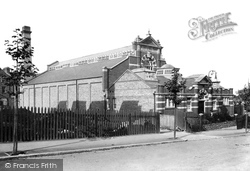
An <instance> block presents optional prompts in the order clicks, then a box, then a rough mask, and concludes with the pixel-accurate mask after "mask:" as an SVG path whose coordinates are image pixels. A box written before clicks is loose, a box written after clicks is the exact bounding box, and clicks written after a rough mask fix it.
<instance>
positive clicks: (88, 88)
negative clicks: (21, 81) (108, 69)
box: [20, 78, 103, 110]
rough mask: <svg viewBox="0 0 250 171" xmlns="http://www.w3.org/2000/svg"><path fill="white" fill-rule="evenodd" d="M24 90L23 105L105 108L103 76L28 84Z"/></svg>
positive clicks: (21, 96)
mask: <svg viewBox="0 0 250 171" xmlns="http://www.w3.org/2000/svg"><path fill="white" fill-rule="evenodd" d="M34 89H35V91H34ZM22 90H23V94H21V95H20V106H22V107H43V108H44V107H46V108H48V107H50V108H57V107H59V108H68V109H74V108H76V107H77V106H78V107H79V108H80V109H84V110H88V109H89V107H90V106H91V105H93V106H94V107H95V108H100V109H101V108H103V104H102V103H103V92H102V79H101V78H92V79H83V80H72V81H65V82H56V83H47V84H37V85H27V86H23V88H22ZM77 104H78V105H77Z"/></svg>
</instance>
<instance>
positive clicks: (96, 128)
mask: <svg viewBox="0 0 250 171" xmlns="http://www.w3.org/2000/svg"><path fill="white" fill-rule="evenodd" d="M95 135H96V136H98V113H97V112H95Z"/></svg>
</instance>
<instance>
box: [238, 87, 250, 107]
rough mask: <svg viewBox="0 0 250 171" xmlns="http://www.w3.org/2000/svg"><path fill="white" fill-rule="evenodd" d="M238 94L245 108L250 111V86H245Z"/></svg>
mask: <svg viewBox="0 0 250 171" xmlns="http://www.w3.org/2000/svg"><path fill="white" fill-rule="evenodd" d="M238 95H239V97H240V99H241V101H242V102H243V103H244V108H245V110H247V111H250V87H245V88H244V89H243V90H239V91H238Z"/></svg>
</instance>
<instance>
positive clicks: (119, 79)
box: [20, 34, 233, 127]
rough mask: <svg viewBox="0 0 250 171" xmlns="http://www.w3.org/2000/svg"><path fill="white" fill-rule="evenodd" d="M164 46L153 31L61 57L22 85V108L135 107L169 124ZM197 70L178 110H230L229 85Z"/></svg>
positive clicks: (168, 73) (195, 112) (168, 72)
mask: <svg viewBox="0 0 250 171" xmlns="http://www.w3.org/2000/svg"><path fill="white" fill-rule="evenodd" d="M162 48H163V47H162V46H161V44H160V42H159V41H158V40H157V41H156V40H155V39H154V38H153V37H152V36H151V34H148V35H147V37H146V38H144V39H142V38H140V37H139V36H138V37H137V38H136V39H135V40H134V41H133V42H132V45H130V46H126V47H122V48H118V49H114V50H110V51H106V52H103V53H98V54H94V55H88V56H84V57H81V58H76V59H72V60H68V61H63V62H58V61H56V62H54V63H52V64H50V65H48V66H47V70H46V71H45V72H44V73H42V74H40V75H39V76H37V77H36V78H33V79H31V80H30V81H29V83H28V84H27V85H26V86H24V87H23V91H24V93H23V94H22V95H21V96H20V104H21V106H25V107H28V106H29V107H46V108H67V109H82V110H89V109H99V110H104V111H107V110H117V111H120V110H137V111H143V112H144V111H145V112H156V113H159V114H161V120H162V123H161V124H162V125H167V126H168V127H172V123H173V104H172V103H171V100H169V99H168V98H167V95H168V92H167V90H166V88H164V83H165V82H167V81H168V80H169V79H171V76H172V71H173V69H176V68H175V67H174V66H172V65H169V64H166V61H165V59H163V58H162ZM216 74H217V73H216V72H215V71H213V72H209V74H208V75H203V74H197V75H192V76H189V77H187V78H185V79H186V80H187V82H186V89H185V90H183V92H182V93H181V95H182V96H184V97H186V98H185V99H186V100H185V101H183V102H182V103H181V104H180V105H179V106H178V109H179V110H180V111H182V113H184V112H186V113H187V112H189V113H192V114H193V115H195V116H198V114H199V113H211V112H215V111H217V110H218V109H219V107H220V106H222V105H223V104H224V105H225V106H226V109H227V110H228V112H229V114H231V115H232V114H233V100H232V98H233V89H225V88H223V87H221V86H220V84H219V83H220V82H219V81H218V80H217V78H216V77H214V76H215V75H216Z"/></svg>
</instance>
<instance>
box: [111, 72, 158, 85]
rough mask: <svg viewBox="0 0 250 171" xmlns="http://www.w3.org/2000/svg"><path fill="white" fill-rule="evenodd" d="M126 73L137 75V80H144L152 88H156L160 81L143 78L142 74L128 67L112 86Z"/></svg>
mask: <svg viewBox="0 0 250 171" xmlns="http://www.w3.org/2000/svg"><path fill="white" fill-rule="evenodd" d="M126 73H130V74H133V75H134V76H135V77H136V80H139V81H142V82H143V83H145V84H146V85H147V86H149V87H150V88H156V86H157V85H158V81H154V80H144V79H142V78H141V77H140V76H138V75H137V74H136V73H134V72H133V71H131V70H129V69H127V70H126V71H125V72H124V73H123V74H122V75H121V76H120V77H119V78H118V79H117V80H116V81H115V82H114V83H113V84H112V85H111V86H110V88H111V87H112V86H114V85H115V83H117V82H118V81H119V80H120V79H121V78H122V77H123V76H124V75H125V74H126Z"/></svg>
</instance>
